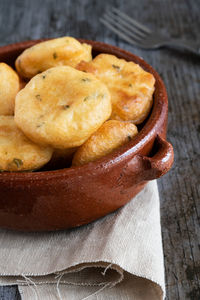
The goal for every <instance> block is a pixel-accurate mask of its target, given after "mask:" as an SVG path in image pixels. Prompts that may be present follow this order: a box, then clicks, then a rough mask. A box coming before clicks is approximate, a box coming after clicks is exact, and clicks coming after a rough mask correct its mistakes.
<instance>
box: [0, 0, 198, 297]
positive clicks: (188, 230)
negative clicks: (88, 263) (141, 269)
mask: <svg viewBox="0 0 200 300" xmlns="http://www.w3.org/2000/svg"><path fill="white" fill-rule="evenodd" d="M108 2H109V5H113V6H115V7H118V8H120V9H121V10H122V11H124V12H126V13H128V14H129V15H130V16H132V17H134V18H136V19H137V20H138V21H141V22H144V24H146V25H149V27H150V28H152V29H154V30H159V31H160V32H161V33H163V34H169V35H170V36H172V37H180V36H181V37H182V38H185V39H190V40H197V39H198V38H199V31H200V18H199V14H200V1H199V0H191V1H190V0H182V1H181V0H176V1H173V0H140V1H130V0H129V1H125V0H124V1H122V0H121V1H120V0H119V1H114V0H112V1H103V0H101V1H95V0H79V1H75V0H74V1H70V0H65V1H62V0H57V1H54V0H42V1H41V0H34V1H25V0H24V1H23V0H17V1H15V0H13V1H12V0H0V46H1V45H6V44H10V43H14V42H18V41H23V40H29V39H38V38H42V37H58V36H64V35H71V36H74V37H80V38H86V39H93V40H99V41H104V42H106V43H110V44H113V45H117V46H119V47H121V48H124V49H126V50H128V51H131V52H133V53H135V54H137V55H139V56H142V57H143V58H144V59H145V60H146V61H147V62H149V63H150V64H151V65H152V66H153V67H154V68H155V69H156V70H157V71H158V72H159V73H160V74H161V76H162V78H163V79H164V82H165V84H166V86H167V90H168V95H169V130H168V139H169V141H171V143H172V144H173V146H174V150H175V163H174V166H173V168H172V170H171V171H170V173H169V174H167V175H166V176H164V177H163V178H161V179H159V180H158V184H159V191H160V200H161V216H162V219H161V221H162V234H163V245H164V254H165V268H166V287H167V299H170V300H176V299H181V300H183V299H191V300H198V299H200V284H199V282H200V276H199V275H200V230H199V216H200V196H199V195H200V179H199V178H200V139H199V136H200V57H195V56H193V55H190V54H184V53H180V52H175V51H172V50H166V49H162V50H157V51H144V50H141V49H138V48H135V47H132V46H130V45H128V44H127V43H125V42H123V41H122V40H121V39H119V38H118V37H117V36H116V35H115V34H113V33H112V32H110V31H109V30H107V29H106V28H105V27H104V26H103V25H102V24H101V23H100V22H99V16H101V15H102V14H103V12H104V10H105V9H106V8H107V9H109V5H108V4H107V3H108ZM0 299H6V300H11V299H20V296H19V294H18V291H17V288H16V287H0Z"/></svg>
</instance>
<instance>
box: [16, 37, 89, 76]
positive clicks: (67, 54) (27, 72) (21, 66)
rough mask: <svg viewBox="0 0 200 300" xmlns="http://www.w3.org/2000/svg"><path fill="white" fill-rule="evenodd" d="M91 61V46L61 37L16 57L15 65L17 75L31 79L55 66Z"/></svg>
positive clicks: (72, 65)
mask: <svg viewBox="0 0 200 300" xmlns="http://www.w3.org/2000/svg"><path fill="white" fill-rule="evenodd" d="M91 59H92V55H91V46H90V45H88V44H81V43H79V41H78V40H76V39H75V38H72V37H61V38H57V39H52V40H49V41H45V42H41V43H38V44H36V45H35V46H32V47H30V48H28V49H26V50H24V52H23V53H22V54H21V55H20V56H18V58H17V60H16V62H15V65H16V69H17V71H18V73H19V74H20V75H21V76H22V77H25V78H32V77H33V76H34V75H36V74H38V73H41V72H43V71H45V70H47V69H49V68H52V67H55V66H62V65H68V66H71V67H75V66H76V65H77V64H78V63H79V62H80V61H81V60H84V61H90V60H91Z"/></svg>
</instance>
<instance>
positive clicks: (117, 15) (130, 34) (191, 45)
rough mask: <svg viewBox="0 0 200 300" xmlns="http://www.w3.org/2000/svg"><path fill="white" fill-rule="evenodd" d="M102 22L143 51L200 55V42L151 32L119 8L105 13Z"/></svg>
mask: <svg viewBox="0 0 200 300" xmlns="http://www.w3.org/2000/svg"><path fill="white" fill-rule="evenodd" d="M100 21H101V22H102V23H103V24H104V25H105V26H106V27H108V28H109V29H111V30H112V31H113V32H115V33H116V34H117V35H118V36H120V37H121V38H123V39H124V40H125V41H127V42H129V43H130V44H132V45H134V46H138V47H141V48H143V49H158V48H161V47H173V48H182V49H185V50H187V51H190V52H192V53H195V54H197V55H200V42H199V43H198V44H197V43H195V42H189V41H184V40H181V39H174V38H170V37H165V36H163V35H161V34H160V33H158V32H153V31H151V30H150V29H149V28H147V27H146V26H144V25H143V24H140V23H139V22H137V21H136V20H134V19H132V18H130V17H129V16H128V15H126V14H125V13H123V12H122V11H120V10H118V9H117V8H111V9H110V10H109V11H107V12H105V14H104V15H103V17H102V18H100Z"/></svg>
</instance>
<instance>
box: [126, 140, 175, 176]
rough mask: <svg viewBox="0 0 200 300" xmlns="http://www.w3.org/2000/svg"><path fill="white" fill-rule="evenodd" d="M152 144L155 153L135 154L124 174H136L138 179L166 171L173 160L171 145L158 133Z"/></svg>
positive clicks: (159, 174)
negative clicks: (149, 154)
mask: <svg viewBox="0 0 200 300" xmlns="http://www.w3.org/2000/svg"><path fill="white" fill-rule="evenodd" d="M154 143H155V144H154V145H155V146H156V147H155V148H156V153H155V154H154V155H153V156H143V155H136V156H135V157H134V158H133V159H132V160H131V161H130V162H129V163H128V166H127V169H126V174H127V173H129V175H133V174H134V175H137V177H138V180H141V181H142V180H152V179H156V178H159V177H161V176H162V175H164V174H165V173H167V172H168V171H169V170H170V168H171V166H172V164H173V161H174V151H173V147H172V145H171V144H170V143H169V142H167V141H166V140H165V139H164V138H162V137H160V136H159V135H157V136H156V138H155V141H154Z"/></svg>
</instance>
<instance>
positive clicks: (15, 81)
mask: <svg viewBox="0 0 200 300" xmlns="http://www.w3.org/2000/svg"><path fill="white" fill-rule="evenodd" d="M19 89H20V88H19V76H18V75H17V73H16V72H15V71H14V70H13V69H12V68H11V67H10V66H8V65H7V64H5V63H0V115H13V114H14V107H15V97H16V95H17V93H18V91H19Z"/></svg>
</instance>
